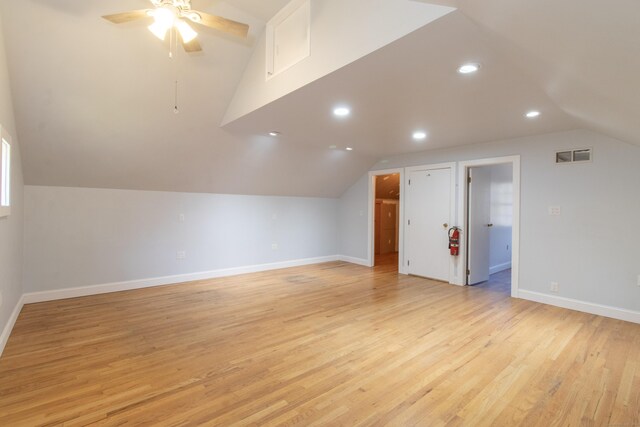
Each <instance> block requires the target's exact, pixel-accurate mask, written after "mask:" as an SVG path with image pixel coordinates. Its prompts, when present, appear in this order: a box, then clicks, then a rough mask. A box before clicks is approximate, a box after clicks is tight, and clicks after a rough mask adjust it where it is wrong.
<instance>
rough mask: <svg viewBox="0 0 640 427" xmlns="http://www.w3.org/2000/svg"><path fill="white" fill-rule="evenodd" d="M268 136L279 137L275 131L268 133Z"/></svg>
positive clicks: (278, 133)
mask: <svg viewBox="0 0 640 427" xmlns="http://www.w3.org/2000/svg"><path fill="white" fill-rule="evenodd" d="M269 135H271V136H279V135H280V132H276V131H275V130H274V131H271V132H269Z"/></svg>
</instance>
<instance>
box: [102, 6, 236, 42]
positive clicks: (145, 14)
mask: <svg viewBox="0 0 640 427" xmlns="http://www.w3.org/2000/svg"><path fill="white" fill-rule="evenodd" d="M150 1H151V3H152V4H153V6H154V8H153V9H143V10H132V11H130V12H124V13H116V14H114V15H105V16H103V18H104V19H106V20H107V21H110V22H113V23H114V24H123V23H125V22H130V21H135V20H137V19H144V18H153V20H154V22H153V24H151V25H149V27H148V28H149V31H151V32H152V33H153V34H154V35H155V36H156V37H158V38H159V39H160V40H164V39H165V38H166V37H167V33H168V32H169V31H173V30H174V29H175V30H176V31H177V33H179V34H180V38H181V39H182V46H183V47H184V50H186V51H187V52H198V51H201V50H202V47H200V43H198V40H197V39H196V37H197V36H198V33H197V32H196V31H195V30H194V29H193V27H192V26H191V25H189V21H190V22H192V23H194V24H198V25H204V26H205V27H209V28H214V29H216V30H219V31H223V32H225V33H228V34H232V35H234V36H238V37H242V38H246V37H247V34H248V32H249V26H248V25H247V24H242V23H240V22H236V21H232V20H230V19H226V18H222V17H220V16H216V15H210V14H208V13H204V12H200V11H198V10H193V9H191V0H150Z"/></svg>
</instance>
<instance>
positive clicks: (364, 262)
mask: <svg viewBox="0 0 640 427" xmlns="http://www.w3.org/2000/svg"><path fill="white" fill-rule="evenodd" d="M338 261H344V262H349V263H351V264H358V265H362V266H364V267H371V266H370V265H369V261H368V260H366V259H364V258H355V257H352V256H347V255H338Z"/></svg>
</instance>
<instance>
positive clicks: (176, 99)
mask: <svg viewBox="0 0 640 427" xmlns="http://www.w3.org/2000/svg"><path fill="white" fill-rule="evenodd" d="M175 95H176V97H175V104H174V106H173V112H174V113H175V114H178V113H179V112H180V110H179V109H178V81H177V80H176V93H175Z"/></svg>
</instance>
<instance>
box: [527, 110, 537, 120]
mask: <svg viewBox="0 0 640 427" xmlns="http://www.w3.org/2000/svg"><path fill="white" fill-rule="evenodd" d="M539 115H540V111H536V110H533V111H529V112H528V113H527V114H525V116H526V117H527V118H528V119H535V118H536V117H538V116H539Z"/></svg>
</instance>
